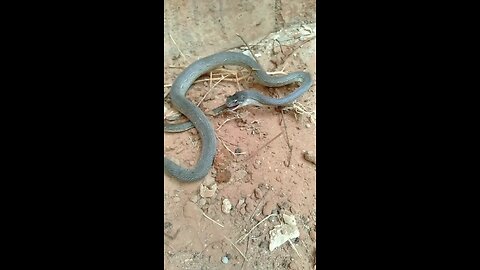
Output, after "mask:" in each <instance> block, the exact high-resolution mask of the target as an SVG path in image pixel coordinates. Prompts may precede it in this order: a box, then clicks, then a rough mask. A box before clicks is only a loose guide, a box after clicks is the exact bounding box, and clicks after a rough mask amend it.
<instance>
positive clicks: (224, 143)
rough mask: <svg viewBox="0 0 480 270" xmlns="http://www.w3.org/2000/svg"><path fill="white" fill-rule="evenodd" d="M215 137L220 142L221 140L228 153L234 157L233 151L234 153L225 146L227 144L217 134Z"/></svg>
mask: <svg viewBox="0 0 480 270" xmlns="http://www.w3.org/2000/svg"><path fill="white" fill-rule="evenodd" d="M217 139H218V140H219V141H220V142H222V144H223V146H224V147H225V148H226V149H227V150H228V152H230V154H232V155H233V156H234V157H235V156H236V155H235V153H234V152H233V151H232V150H230V148H228V147H227V145H226V144H225V143H224V142H223V140H222V139H220V137H218V136H217Z"/></svg>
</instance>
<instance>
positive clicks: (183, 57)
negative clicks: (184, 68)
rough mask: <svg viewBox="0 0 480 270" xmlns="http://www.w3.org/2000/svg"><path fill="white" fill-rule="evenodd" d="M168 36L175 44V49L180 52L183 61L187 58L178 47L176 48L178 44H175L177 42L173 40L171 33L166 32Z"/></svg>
mask: <svg viewBox="0 0 480 270" xmlns="http://www.w3.org/2000/svg"><path fill="white" fill-rule="evenodd" d="M168 35H169V36H170V39H171V40H172V41H173V45H175V47H176V48H177V50H178V51H179V52H180V54H181V55H182V56H183V59H185V61H186V60H187V57H185V55H184V54H183V52H182V51H181V50H180V48H178V45H177V42H175V40H174V39H173V37H172V35H171V34H168Z"/></svg>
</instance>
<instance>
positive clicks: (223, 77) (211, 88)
mask: <svg viewBox="0 0 480 270" xmlns="http://www.w3.org/2000/svg"><path fill="white" fill-rule="evenodd" d="M227 76H228V75H227ZM227 76H223V75H222V78H221V79H220V80H219V81H218V82H216V83H215V84H214V85H213V86H211V85H212V77H210V89H209V90H208V91H207V93H206V94H205V95H204V96H203V98H202V99H201V100H200V102H198V104H197V107H199V106H200V104H201V103H202V102H203V101H204V100H205V98H206V97H207V95H208V94H209V93H210V92H211V91H212V90H213V88H215V86H217V85H218V84H219V83H220V82H221V81H222V80H223V79H225V78H226V77H227Z"/></svg>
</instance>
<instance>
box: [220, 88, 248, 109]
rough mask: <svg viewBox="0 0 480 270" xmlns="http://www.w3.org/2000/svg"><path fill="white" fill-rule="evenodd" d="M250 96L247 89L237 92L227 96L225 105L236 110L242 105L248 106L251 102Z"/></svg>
mask: <svg viewBox="0 0 480 270" xmlns="http://www.w3.org/2000/svg"><path fill="white" fill-rule="evenodd" d="M249 100H250V98H249V96H248V92H247V91H240V92H236V93H235V94H233V95H231V96H229V97H227V101H226V102H225V105H226V106H227V108H228V109H230V110H232V111H234V110H236V109H238V108H240V107H243V106H247V105H249V104H250V102H249Z"/></svg>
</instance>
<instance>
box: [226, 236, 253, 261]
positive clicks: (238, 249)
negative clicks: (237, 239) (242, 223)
mask: <svg viewBox="0 0 480 270" xmlns="http://www.w3.org/2000/svg"><path fill="white" fill-rule="evenodd" d="M223 237H225V239H227V240H228V242H230V244H232V246H233V247H234V248H235V249H236V250H237V251H238V252H240V254H241V255H242V257H243V259H245V261H248V260H247V257H245V255H243V252H242V251H241V250H240V249H238V247H237V246H236V245H235V244H234V243H233V242H232V241H231V240H230V239H228V238H227V237H226V236H225V235H224V236H223Z"/></svg>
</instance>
